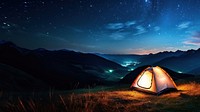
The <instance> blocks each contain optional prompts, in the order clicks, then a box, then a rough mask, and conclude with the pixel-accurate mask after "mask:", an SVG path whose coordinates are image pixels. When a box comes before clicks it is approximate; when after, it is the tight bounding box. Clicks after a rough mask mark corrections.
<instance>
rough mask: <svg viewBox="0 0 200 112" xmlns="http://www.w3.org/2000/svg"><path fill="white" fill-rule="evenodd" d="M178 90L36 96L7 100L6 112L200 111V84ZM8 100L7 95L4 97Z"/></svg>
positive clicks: (182, 85) (3, 108) (4, 102)
mask: <svg viewBox="0 0 200 112" xmlns="http://www.w3.org/2000/svg"><path fill="white" fill-rule="evenodd" d="M177 88H178V91H176V92H171V93H167V94H163V95H159V96H157V95H151V94H147V93H142V92H138V91H135V90H129V89H128V88H126V87H124V86H122V87H119V88H114V89H108V90H106V89H102V90H99V91H93V90H92V89H88V90H86V91H87V92H77V93H76V92H75V93H71V92H60V93H59V92H58V93H56V92H55V93H54V92H49V93H48V95H47V94H44V95H43V94H36V93H32V95H30V96H24V95H21V94H20V95H13V96H11V95H10V96H9V95H8V96H9V97H7V98H6V100H5V99H4V98H3V96H4V95H3V94H5V93H1V94H2V97H1V99H2V100H1V101H0V109H1V110H0V111H3V112H179V111H183V112H200V110H199V107H200V84H199V83H197V82H187V83H180V84H178V85H177ZM4 97H5V96H4Z"/></svg>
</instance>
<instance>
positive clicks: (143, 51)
mask: <svg viewBox="0 0 200 112" xmlns="http://www.w3.org/2000/svg"><path fill="white" fill-rule="evenodd" d="M158 52H160V49H144V48H139V49H128V53H129V54H139V55H144V54H150V53H158Z"/></svg>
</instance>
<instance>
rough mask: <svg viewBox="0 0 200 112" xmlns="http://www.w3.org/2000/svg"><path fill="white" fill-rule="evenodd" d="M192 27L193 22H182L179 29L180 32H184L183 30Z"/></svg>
mask: <svg viewBox="0 0 200 112" xmlns="http://www.w3.org/2000/svg"><path fill="white" fill-rule="evenodd" d="M190 25H191V22H190V21H187V22H182V23H181V24H179V25H178V26H177V27H178V29H179V30H182V29H187V28H188V27H189V26H190Z"/></svg>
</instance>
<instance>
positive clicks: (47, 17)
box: [0, 0, 200, 54]
mask: <svg viewBox="0 0 200 112" xmlns="http://www.w3.org/2000/svg"><path fill="white" fill-rule="evenodd" d="M0 15H1V16H0V39H1V40H8V41H12V42H14V43H16V44H17V45H18V46H20V47H24V48H29V49H36V48H46V49H50V50H56V49H69V50H75V51H80V52H95V53H111V54H112V53H115V54H116V53H117V54H127V53H128V54H130V53H131V54H145V53H155V52H159V51H166V50H167V51H176V50H178V49H179V50H188V49H197V48H199V47H200V0H1V2H0Z"/></svg>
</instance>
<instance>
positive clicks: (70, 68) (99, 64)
mask: <svg viewBox="0 0 200 112" xmlns="http://www.w3.org/2000/svg"><path fill="white" fill-rule="evenodd" d="M0 65H2V66H0V72H2V73H1V74H4V75H1V76H2V77H5V78H9V77H11V78H12V77H13V78H17V80H16V83H18V84H19V83H23V82H24V80H23V79H24V78H25V77H27V79H28V80H31V81H30V82H33V83H34V84H36V82H41V83H40V84H39V85H40V86H41V85H42V86H41V87H43V86H45V87H47V88H48V87H49V86H50V87H54V88H58V89H73V88H79V87H88V86H95V85H96V84H97V85H98V84H104V83H107V82H109V81H114V80H120V77H122V76H124V75H125V74H126V70H125V68H124V67H122V66H121V65H119V64H117V63H115V62H112V61H110V60H106V59H104V58H102V57H100V56H97V55H94V54H87V53H80V52H74V51H68V50H54V51H50V50H46V49H42V48H40V49H35V50H29V49H24V48H21V47H18V46H16V45H15V44H13V43H12V42H8V41H1V42H0ZM4 68H6V69H8V70H4ZM10 71H13V72H12V73H11V72H10ZM19 71H20V73H19ZM123 71H125V73H123ZM5 74H9V75H10V76H8V75H5ZM19 74H22V75H19ZM111 74H115V75H111ZM18 79H19V80H18ZM28 80H27V81H28ZM5 81H6V80H4V78H1V79H0V82H1V83H5ZM24 83H25V82H24ZM6 84H9V82H7V83H6ZM18 84H15V85H16V86H17V85H18ZM10 85H13V83H10ZM19 85H20V84H19ZM9 87H10V89H12V88H13V87H12V86H8V88H7V89H9ZM41 87H39V86H37V84H36V85H27V89H29V88H34V89H40V88H41ZM15 88H20V87H15ZM4 89H5V88H4Z"/></svg>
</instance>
